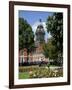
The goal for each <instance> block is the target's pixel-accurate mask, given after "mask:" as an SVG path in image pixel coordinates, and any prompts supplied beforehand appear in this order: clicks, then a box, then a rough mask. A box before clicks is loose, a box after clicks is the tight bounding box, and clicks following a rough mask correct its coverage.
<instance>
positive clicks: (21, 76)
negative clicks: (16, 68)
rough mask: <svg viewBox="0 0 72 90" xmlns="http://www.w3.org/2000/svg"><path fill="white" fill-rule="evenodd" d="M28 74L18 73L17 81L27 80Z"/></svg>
mask: <svg viewBox="0 0 72 90" xmlns="http://www.w3.org/2000/svg"><path fill="white" fill-rule="evenodd" d="M28 78H29V73H28V72H21V73H19V79H28Z"/></svg>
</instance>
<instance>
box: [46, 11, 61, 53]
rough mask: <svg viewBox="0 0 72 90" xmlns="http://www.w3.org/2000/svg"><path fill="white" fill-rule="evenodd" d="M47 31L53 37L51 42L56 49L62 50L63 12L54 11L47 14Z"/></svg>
mask: <svg viewBox="0 0 72 90" xmlns="http://www.w3.org/2000/svg"><path fill="white" fill-rule="evenodd" d="M46 28H47V31H48V32H50V34H51V36H52V37H53V41H52V44H53V45H54V46H55V47H56V51H57V52H59V53H62V52H63V14H62V13H54V14H53V15H52V16H49V17H48V19H47V22H46Z"/></svg>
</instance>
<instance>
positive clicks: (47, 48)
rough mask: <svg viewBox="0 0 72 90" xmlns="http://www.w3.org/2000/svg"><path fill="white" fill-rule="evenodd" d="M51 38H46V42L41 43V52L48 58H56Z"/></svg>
mask: <svg viewBox="0 0 72 90" xmlns="http://www.w3.org/2000/svg"><path fill="white" fill-rule="evenodd" d="M52 40H53V39H52V38H50V39H49V40H48V43H45V44H44V45H43V54H44V55H45V57H46V58H49V59H56V58H57V52H56V47H55V46H54V45H53V44H52Z"/></svg>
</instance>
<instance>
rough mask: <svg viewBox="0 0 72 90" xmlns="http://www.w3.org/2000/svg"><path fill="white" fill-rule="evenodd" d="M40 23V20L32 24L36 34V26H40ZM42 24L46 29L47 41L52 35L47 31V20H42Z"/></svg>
mask: <svg viewBox="0 0 72 90" xmlns="http://www.w3.org/2000/svg"><path fill="white" fill-rule="evenodd" d="M39 24H40V22H39V21H36V22H35V23H34V24H33V25H32V30H33V32H34V34H35V32H36V28H37V26H38V25H39ZM42 25H43V27H44V30H45V41H47V39H49V38H50V37H51V35H50V33H48V32H47V29H46V24H45V22H42Z"/></svg>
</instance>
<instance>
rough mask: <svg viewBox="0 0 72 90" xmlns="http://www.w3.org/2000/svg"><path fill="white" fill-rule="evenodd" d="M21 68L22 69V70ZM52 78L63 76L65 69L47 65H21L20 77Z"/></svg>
mask: <svg viewBox="0 0 72 90" xmlns="http://www.w3.org/2000/svg"><path fill="white" fill-rule="evenodd" d="M20 70H21V71H20ZM48 77H49V78H50V77H63V69H56V70H55V69H54V70H52V69H50V68H47V67H38V66H29V67H19V78H20V79H27V78H48Z"/></svg>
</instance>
